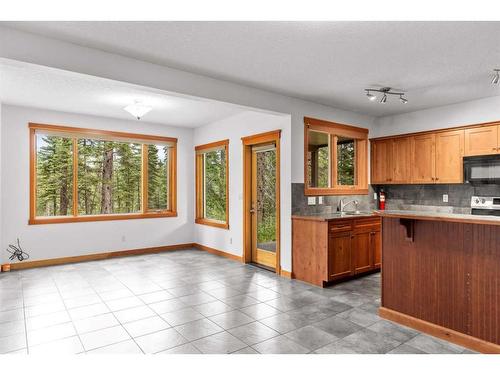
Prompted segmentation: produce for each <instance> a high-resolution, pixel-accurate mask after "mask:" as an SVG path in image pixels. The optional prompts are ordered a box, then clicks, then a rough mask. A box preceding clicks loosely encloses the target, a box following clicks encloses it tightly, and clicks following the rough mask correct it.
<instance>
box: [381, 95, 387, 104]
mask: <svg viewBox="0 0 500 375" xmlns="http://www.w3.org/2000/svg"><path fill="white" fill-rule="evenodd" d="M386 102H387V94H385V93H384V96H382V99H380V104H385V103H386Z"/></svg>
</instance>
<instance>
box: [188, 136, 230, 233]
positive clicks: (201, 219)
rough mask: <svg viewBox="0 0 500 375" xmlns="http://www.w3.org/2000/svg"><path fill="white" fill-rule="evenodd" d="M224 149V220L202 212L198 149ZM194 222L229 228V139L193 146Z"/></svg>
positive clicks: (201, 172) (202, 197)
mask: <svg viewBox="0 0 500 375" xmlns="http://www.w3.org/2000/svg"><path fill="white" fill-rule="evenodd" d="M217 148H220V149H224V151H225V153H226V217H225V220H224V222H219V221H216V220H211V219H208V218H206V217H205V212H204V201H203V199H204V181H203V180H204V177H205V176H204V172H203V169H204V166H203V153H200V151H204V150H212V149H217ZM195 223H196V224H201V225H208V226H211V227H216V228H222V229H229V139H224V140H222V141H217V142H212V143H207V144H204V145H199V146H196V147H195Z"/></svg>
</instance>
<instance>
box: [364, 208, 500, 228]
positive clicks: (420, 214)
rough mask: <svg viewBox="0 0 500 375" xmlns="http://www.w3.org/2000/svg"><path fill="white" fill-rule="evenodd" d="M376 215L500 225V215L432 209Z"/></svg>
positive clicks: (383, 212)
mask: <svg viewBox="0 0 500 375" xmlns="http://www.w3.org/2000/svg"><path fill="white" fill-rule="evenodd" d="M374 215H379V216H382V217H396V218H402V219H416V220H435V221H450V222H457V223H471V224H486V225H488V224H489V225H500V217H499V216H487V215H471V214H456V213H447V212H432V211H406V210H384V211H374Z"/></svg>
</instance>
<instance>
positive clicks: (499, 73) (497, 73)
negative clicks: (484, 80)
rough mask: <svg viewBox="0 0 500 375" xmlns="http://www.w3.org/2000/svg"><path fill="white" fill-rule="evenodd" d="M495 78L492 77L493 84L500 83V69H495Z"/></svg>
mask: <svg viewBox="0 0 500 375" xmlns="http://www.w3.org/2000/svg"><path fill="white" fill-rule="evenodd" d="M493 72H494V73H493V78H492V79H491V84H492V85H498V83H499V82H500V69H493Z"/></svg>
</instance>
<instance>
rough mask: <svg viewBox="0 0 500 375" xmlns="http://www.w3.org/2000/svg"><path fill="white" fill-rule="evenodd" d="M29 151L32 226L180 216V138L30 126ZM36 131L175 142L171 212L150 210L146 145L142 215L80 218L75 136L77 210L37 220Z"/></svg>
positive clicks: (171, 161)
mask: <svg viewBox="0 0 500 375" xmlns="http://www.w3.org/2000/svg"><path fill="white" fill-rule="evenodd" d="M28 129H29V137H30V139H29V148H30V151H29V152H30V167H29V168H30V169H29V171H30V172H29V173H30V185H29V189H30V204H29V220H28V224H29V225H38V224H61V223H76V222H90V221H110V220H130V219H149V218H161V217H176V216H177V138H170V137H160V136H152V135H144V134H135V133H124V132H116V131H108V130H97V129H86V128H75V127H70V126H61V125H47V124H37V123H31V122H30V123H29V124H28ZM36 130H46V131H50V132H60V133H62V134H64V133H66V134H73V135H74V134H75V133H77V134H82V135H89V136H92V135H106V136H110V137H115V138H123V139H136V140H138V141H141V140H142V141H158V142H169V143H173V146H171V147H170V150H169V165H168V168H169V197H168V201H169V207H168V210H163V211H160V212H158V211H152V210H148V207H147V205H148V190H147V183H146V181H147V180H148V171H147V166H148V144H147V143H143V144H142V149H141V154H142V163H141V212H137V213H130V214H106V215H79V214H78V138H75V137H72V151H73V194H72V195H73V207H72V211H71V214H70V215H67V216H55V217H37V216H36V206H37V205H36V184H37V181H36V165H37V160H36V158H37V152H36Z"/></svg>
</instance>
